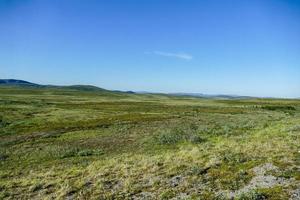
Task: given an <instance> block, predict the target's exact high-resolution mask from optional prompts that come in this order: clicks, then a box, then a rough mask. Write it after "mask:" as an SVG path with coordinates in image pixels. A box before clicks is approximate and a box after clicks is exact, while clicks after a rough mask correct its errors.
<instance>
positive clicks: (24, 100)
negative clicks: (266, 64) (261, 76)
mask: <svg viewBox="0 0 300 200" xmlns="http://www.w3.org/2000/svg"><path fill="white" fill-rule="evenodd" d="M0 199H257V200H260V199H283V200H284V199H300V100H288V99H254V98H253V99H251V98H250V99H241V100H237V99H232V100H224V99H223V100H222V99H219V100H217V99H204V98H202V99H201V98H192V97H174V96H173V97H172V96H167V95H151V94H129V93H121V92H110V91H106V90H98V89H94V88H90V87H80V86H78V87H65V88H34V87H14V86H1V87H0Z"/></svg>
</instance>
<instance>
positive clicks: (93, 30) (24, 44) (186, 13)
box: [0, 0, 300, 97]
mask: <svg viewBox="0 0 300 200" xmlns="http://www.w3.org/2000/svg"><path fill="white" fill-rule="evenodd" d="M0 78H17V79H24V80H28V81H31V82H37V83H42V84H57V85H70V84H92V85H97V86H99V87H103V88H107V89H116V90H134V91H150V92H199V93H207V94H237V95H252V96H273V97H300V1H297V0H294V1H292V0H249V1H247V0H244V1H241V0H203V1H199V0H194V1H193V0H145V1H141V0H109V1H108V0H107V1H104V0H97V1H96V0H86V1H84V0H0Z"/></svg>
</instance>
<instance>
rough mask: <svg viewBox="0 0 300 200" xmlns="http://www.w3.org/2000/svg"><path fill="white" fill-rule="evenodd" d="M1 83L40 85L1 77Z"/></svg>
mask: <svg viewBox="0 0 300 200" xmlns="http://www.w3.org/2000/svg"><path fill="white" fill-rule="evenodd" d="M0 85H32V86H33V85H38V84H35V83H31V82H28V81H23V80H17V79H0Z"/></svg>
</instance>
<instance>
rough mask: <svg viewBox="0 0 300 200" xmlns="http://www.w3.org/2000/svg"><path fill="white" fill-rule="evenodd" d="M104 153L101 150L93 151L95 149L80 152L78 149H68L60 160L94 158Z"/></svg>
mask: <svg viewBox="0 0 300 200" xmlns="http://www.w3.org/2000/svg"><path fill="white" fill-rule="evenodd" d="M102 154H103V151H101V150H98V149H97V150H93V149H83V150H80V149H78V148H72V149H67V150H65V151H63V152H62V154H61V155H60V158H69V157H75V156H94V155H102Z"/></svg>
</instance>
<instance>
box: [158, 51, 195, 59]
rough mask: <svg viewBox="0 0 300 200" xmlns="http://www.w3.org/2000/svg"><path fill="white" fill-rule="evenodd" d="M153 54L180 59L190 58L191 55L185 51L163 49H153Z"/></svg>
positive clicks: (191, 57)
mask: <svg viewBox="0 0 300 200" xmlns="http://www.w3.org/2000/svg"><path fill="white" fill-rule="evenodd" d="M153 54H155V55H159V56H165V57H174V58H179V59H182V60H192V59H193V56H192V55H190V54H187V53H170V52H164V51H154V52H153Z"/></svg>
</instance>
